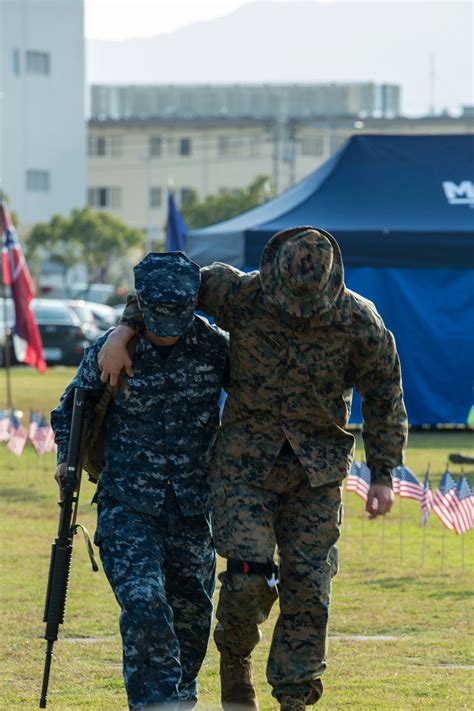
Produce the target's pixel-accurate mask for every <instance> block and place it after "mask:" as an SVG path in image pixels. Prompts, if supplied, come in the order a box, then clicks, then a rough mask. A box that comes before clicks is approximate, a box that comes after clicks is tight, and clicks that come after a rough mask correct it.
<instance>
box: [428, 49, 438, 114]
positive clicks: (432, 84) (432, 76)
mask: <svg viewBox="0 0 474 711" xmlns="http://www.w3.org/2000/svg"><path fill="white" fill-rule="evenodd" d="M435 113H436V56H435V54H434V53H433V52H432V53H431V54H430V68H429V115H430V116H434V115H435Z"/></svg>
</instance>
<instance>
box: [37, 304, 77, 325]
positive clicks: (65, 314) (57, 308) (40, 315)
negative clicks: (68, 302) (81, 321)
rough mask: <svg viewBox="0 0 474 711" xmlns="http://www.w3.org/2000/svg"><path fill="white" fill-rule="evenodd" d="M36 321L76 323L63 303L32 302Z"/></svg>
mask: <svg viewBox="0 0 474 711" xmlns="http://www.w3.org/2000/svg"><path fill="white" fill-rule="evenodd" d="M32 309H33V312H34V314H35V316H36V320H37V321H38V323H56V324H67V325H70V324H74V325H75V324H76V320H75V318H74V316H73V315H72V313H71V311H70V310H69V309H68V308H67V306H64V304H44V303H40V304H38V303H34V302H33V303H32Z"/></svg>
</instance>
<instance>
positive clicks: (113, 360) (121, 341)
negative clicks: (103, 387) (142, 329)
mask: <svg viewBox="0 0 474 711" xmlns="http://www.w3.org/2000/svg"><path fill="white" fill-rule="evenodd" d="M133 335H134V331H133V330H132V329H131V328H128V326H117V328H115V329H114V330H113V331H112V333H111V334H110V336H109V337H108V338H107V340H106V342H105V343H104V345H103V346H102V348H101V349H100V351H99V356H98V363H99V368H100V370H101V371H102V374H101V376H100V379H101V381H102V382H103V383H110V385H117V383H118V379H119V375H120V373H121V371H122V370H125V372H126V373H127V375H128V376H129V377H131V378H132V377H133V368H132V360H131V358H130V355H129V353H128V351H127V343H128V341H129V340H130V338H131V337H132V336H133Z"/></svg>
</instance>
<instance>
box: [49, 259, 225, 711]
mask: <svg viewBox="0 0 474 711" xmlns="http://www.w3.org/2000/svg"><path fill="white" fill-rule="evenodd" d="M199 285H200V275H199V268H198V267H197V265H196V264H194V263H193V262H191V261H190V260H189V259H188V258H187V257H186V256H185V255H183V254H181V253H179V252H173V253H164V254H149V255H147V256H146V257H145V259H144V260H143V261H142V262H140V264H138V265H137V266H136V267H135V288H136V292H137V295H138V299H139V305H140V309H141V312H142V315H143V320H144V324H145V330H144V331H143V332H142V333H141V334H139V335H138V337H137V341H136V345H135V351H134V356H133V371H130V373H129V374H128V377H124V378H122V380H121V384H120V388H119V391H118V394H117V396H116V397H115V399H113V401H112V403H111V405H110V406H109V409H108V411H107V414H106V421H105V424H106V435H105V450H104V469H103V471H102V474H101V478H100V481H99V486H98V492H97V503H98V521H97V531H96V536H95V543H96V544H97V545H98V546H99V550H100V556H101V560H102V564H103V567H104V571H105V573H106V575H107V578H108V580H109V582H110V585H111V587H112V589H113V591H114V594H115V597H116V599H117V601H118V603H119V605H120V607H121V615H120V631H121V634H122V641H123V671H124V679H125V686H126V690H127V694H128V701H129V707H130V709H145V708H148V709H149V708H155V707H159V708H162V707H166V708H169V709H178V708H192V707H193V706H194V705H195V703H196V700H197V682H196V678H197V674H198V672H199V669H200V667H201V664H202V661H203V659H204V655H205V653H206V649H207V644H208V639H209V634H210V627H211V616H212V594H213V590H214V577H215V552H214V548H213V545H212V538H211V529H210V517H209V490H208V482H207V475H208V462H209V459H210V456H211V452H212V449H213V446H214V442H215V439H216V437H217V432H218V428H219V406H218V402H219V396H220V392H221V387H222V386H224V385H225V384H226V379H227V373H228V364H227V349H228V343H227V337H226V335H225V334H224V333H223V332H222V331H220V330H219V329H217V328H216V327H213V326H210V325H209V324H208V323H207V321H205V320H204V319H202V318H201V317H199V316H197V315H195V314H194V309H195V306H196V300H197V294H198V290H199ZM106 337H107V335H105V336H103V337H101V338H99V339H98V340H97V342H96V343H95V344H94V345H93V346H92V347H91V348H89V349H87V351H86V353H85V355H84V358H83V360H82V363H81V365H80V367H79V369H78V371H77V374H76V376H75V377H74V379H73V381H72V382H71V384H70V385H69V386H68V387H67V388H66V390H65V392H64V394H63V396H62V398H61V402H60V404H59V406H58V407H57V408H56V409H55V410H54V411H53V413H52V425H53V429H54V432H55V436H56V442H57V445H58V470H57V472H56V479H57V481H58V483H60V476H61V474H62V473H63V470H64V467H65V461H66V455H67V443H68V439H69V433H70V425H71V414H72V402H73V393H74V388H76V387H79V388H85V389H90V390H92V391H94V394H93V395H92V397H93V398H94V397H95V398H96V399H98V397H100V392H101V389H102V388H103V387H104V384H103V383H102V382H101V379H100V376H101V373H100V370H99V367H98V365H97V354H98V351H99V350H100V348H101V346H102V344H103V343H104V341H105V340H106Z"/></svg>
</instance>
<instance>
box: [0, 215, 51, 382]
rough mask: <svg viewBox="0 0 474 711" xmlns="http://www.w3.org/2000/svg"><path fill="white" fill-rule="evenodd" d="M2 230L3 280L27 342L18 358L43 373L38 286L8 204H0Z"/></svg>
mask: <svg viewBox="0 0 474 711" xmlns="http://www.w3.org/2000/svg"><path fill="white" fill-rule="evenodd" d="M0 229H1V231H2V247H3V249H2V259H3V280H4V283H5V284H6V285H7V286H9V287H10V289H11V294H12V299H13V303H14V305H15V335H16V336H17V337H18V338H19V339H21V341H23V342H24V344H25V348H24V352H23V353H21V354H17V357H18V360H20V361H21V362H22V363H25V365H31V366H33V367H35V368H37V370H39V372H40V373H44V372H45V371H46V362H45V360H44V355H43V344H42V343H41V336H40V332H39V330H38V326H37V323H36V320H35V317H34V315H33V312H32V311H31V309H30V303H31V300H32V299H33V297H34V295H35V289H34V286H33V282H32V280H31V276H30V272H29V270H28V266H27V264H26V261H25V256H24V254H23V251H22V249H21V246H20V243H19V241H18V238H17V236H16V232H15V227H14V225H13V222H12V219H11V217H10V213H9V211H8V208H7V207H6V205H4V204H2V203H0Z"/></svg>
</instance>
